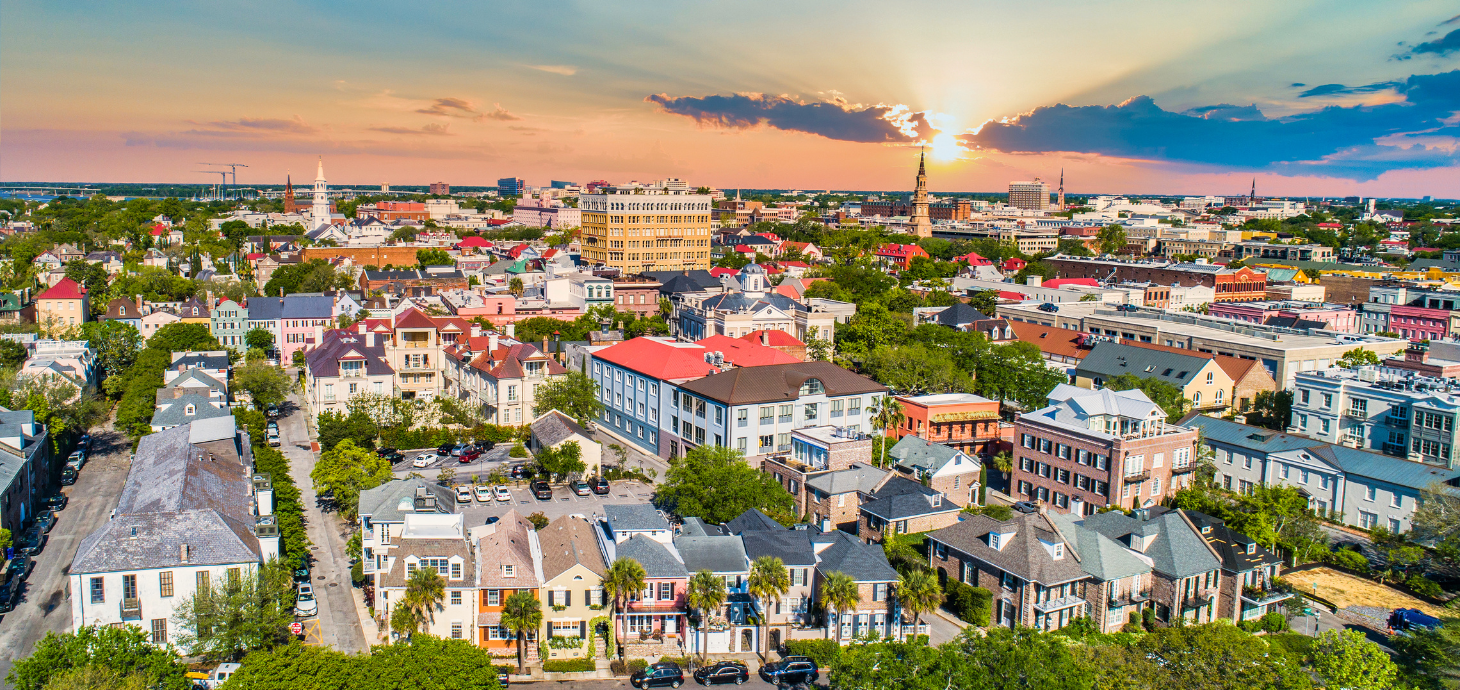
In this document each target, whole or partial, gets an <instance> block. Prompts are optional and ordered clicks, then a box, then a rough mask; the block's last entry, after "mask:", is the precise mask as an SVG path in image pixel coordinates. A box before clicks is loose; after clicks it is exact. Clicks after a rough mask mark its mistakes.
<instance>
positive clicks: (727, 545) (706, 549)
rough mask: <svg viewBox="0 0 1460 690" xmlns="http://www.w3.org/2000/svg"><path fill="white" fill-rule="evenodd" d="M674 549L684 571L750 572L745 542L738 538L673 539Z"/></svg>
mask: <svg viewBox="0 0 1460 690" xmlns="http://www.w3.org/2000/svg"><path fill="white" fill-rule="evenodd" d="M674 549H675V550H676V551H678V552H679V557H680V559H682V560H683V561H684V569H685V570H687V571H689V572H692V573H697V572H699V571H701V570H708V571H710V572H712V573H743V572H748V571H749V570H750V558H749V557H748V556H747V555H746V553H745V542H744V541H742V540H741V539H740V537H738V536H731V535H713V536H703V537H700V536H686V535H680V536H678V537H675V538H674Z"/></svg>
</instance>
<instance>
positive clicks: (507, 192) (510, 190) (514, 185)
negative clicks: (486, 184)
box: [497, 177, 527, 197]
mask: <svg viewBox="0 0 1460 690" xmlns="http://www.w3.org/2000/svg"><path fill="white" fill-rule="evenodd" d="M525 191H527V180H524V179H522V178H520V177H504V178H502V179H500V180H497V193H498V194H500V195H502V196H504V197H506V196H512V197H520V196H522V193H523V192H525Z"/></svg>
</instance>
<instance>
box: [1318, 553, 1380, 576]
mask: <svg viewBox="0 0 1460 690" xmlns="http://www.w3.org/2000/svg"><path fill="white" fill-rule="evenodd" d="M1323 562H1324V563H1327V564H1329V565H1335V566H1338V567H1340V568H1343V569H1345V570H1352V571H1354V572H1356V573H1359V574H1361V575H1367V574H1369V559H1367V558H1364V554H1362V553H1359V552H1358V551H1355V550H1353V549H1339V550H1337V551H1330V552H1328V553H1325V554H1323Z"/></svg>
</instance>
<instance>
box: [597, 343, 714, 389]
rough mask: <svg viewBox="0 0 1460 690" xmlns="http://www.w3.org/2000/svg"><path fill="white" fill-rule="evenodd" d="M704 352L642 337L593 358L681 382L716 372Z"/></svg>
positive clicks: (658, 377) (688, 346)
mask: <svg viewBox="0 0 1460 690" xmlns="http://www.w3.org/2000/svg"><path fill="white" fill-rule="evenodd" d="M704 352H705V350H704V348H703V347H700V346H698V345H693V344H689V343H673V342H667V341H664V340H659V339H656V338H649V337H639V338H634V339H633V340H625V341H624V342H621V343H619V344H617V345H613V346H610V347H606V348H604V349H602V350H599V351H598V352H595V353H593V357H594V358H596V359H601V360H603V361H605V362H610V363H612V364H616V365H618V366H621V367H624V368H626V369H631V370H633V371H636V372H639V373H640V374H644V375H645V376H648V377H650V378H655V379H660V380H663V381H678V380H682V379H697V378H700V377H701V376H705V375H708V374H712V373H714V372H715V367H714V366H713V365H711V364H709V363H707V362H705V355H704Z"/></svg>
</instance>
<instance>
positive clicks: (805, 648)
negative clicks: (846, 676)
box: [785, 640, 842, 668]
mask: <svg viewBox="0 0 1460 690" xmlns="http://www.w3.org/2000/svg"><path fill="white" fill-rule="evenodd" d="M785 647H786V656H804V657H809V658H810V659H811V660H812V661H815V662H816V665H817V666H819V667H821V668H830V667H831V665H832V664H833V663H834V662H835V661H836V659H837V657H838V656H840V655H841V653H842V646H841V644H840V643H838V642H837V641H836V640H786V642H785Z"/></svg>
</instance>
